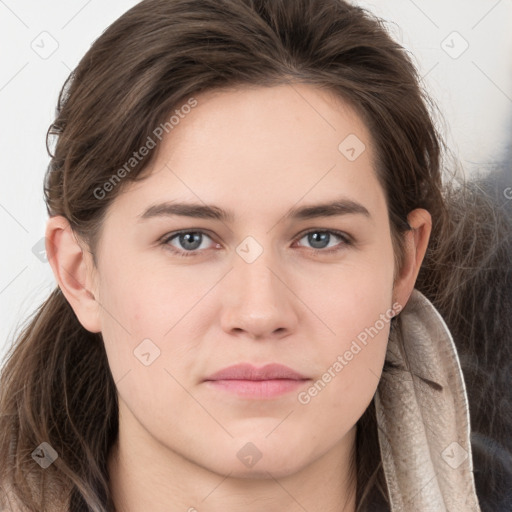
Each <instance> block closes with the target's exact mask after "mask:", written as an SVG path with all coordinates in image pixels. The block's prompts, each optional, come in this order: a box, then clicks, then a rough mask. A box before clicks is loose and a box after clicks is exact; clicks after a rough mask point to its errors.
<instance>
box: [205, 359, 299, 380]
mask: <svg viewBox="0 0 512 512" xmlns="http://www.w3.org/2000/svg"><path fill="white" fill-rule="evenodd" d="M271 379H291V380H305V379H307V377H305V376H304V375H301V374H300V373H298V372H296V371H295V370H292V369H291V368H289V367H288V366H284V365H282V364H277V363H271V364H266V365H265V366H262V367H261V368H257V367H256V366H253V365H252V364H249V363H242V364H235V365H233V366H228V367H227V368H223V369H222V370H219V371H218V372H215V373H214V374H212V375H210V376H209V377H206V379H205V380H271Z"/></svg>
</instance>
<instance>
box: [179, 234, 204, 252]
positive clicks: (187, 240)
mask: <svg viewBox="0 0 512 512" xmlns="http://www.w3.org/2000/svg"><path fill="white" fill-rule="evenodd" d="M200 237H201V233H185V234H182V235H181V241H182V242H183V240H184V243H183V246H184V247H185V248H186V249H197V248H198V247H199V246H200V245H201V243H199V244H197V241H198V240H199V241H200ZM194 238H195V243H196V246H195V247H190V246H189V245H188V244H189V243H191V244H192V245H194V240H193V239H194ZM190 239H192V241H191V240H190Z"/></svg>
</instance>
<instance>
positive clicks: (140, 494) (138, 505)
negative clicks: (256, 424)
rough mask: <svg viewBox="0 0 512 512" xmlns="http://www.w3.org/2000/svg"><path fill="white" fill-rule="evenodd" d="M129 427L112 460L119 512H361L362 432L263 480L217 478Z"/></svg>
mask: <svg viewBox="0 0 512 512" xmlns="http://www.w3.org/2000/svg"><path fill="white" fill-rule="evenodd" d="M132 426H133V425H132ZM123 427H124V428H123ZM127 427H128V425H127V422H120V426H119V437H118V440H117V443H116V444H115V445H114V446H113V448H112V450H111V453H110V456H109V464H108V465H109V476H110V485H111V492H112V497H113V500H114V503H115V505H116V508H115V511H116V512H140V510H151V511H152V512H174V511H176V512H178V511H179V512H229V511H235V510H242V509H243V510H244V512H261V510H265V511H266V512H281V511H282V510H286V511H288V512H304V510H322V511H324V512H355V509H356V507H355V490H356V485H355V475H354V474H353V472H351V470H350V468H351V464H350V460H351V457H352V454H353V453H354V451H353V450H354V448H355V434H356V427H354V428H353V429H352V430H350V431H349V432H348V433H347V435H346V436H345V437H344V438H343V439H342V442H341V443H339V445H336V446H334V447H332V449H331V450H330V451H328V452H327V453H324V454H321V455H320V456H319V457H318V458H316V459H315V460H314V461H312V462H311V463H310V464H309V465H308V466H306V467H303V468H301V469H300V470H299V471H296V472H294V473H290V474H285V475H284V476H283V475H279V476H278V477H276V476H275V475H272V474H271V472H269V471H266V472H265V474H261V475H259V477H258V478H252V477H247V478H233V477H232V476H229V475H230V473H231V472H230V471H227V472H226V473H227V474H219V473H216V472H214V471H211V470H210V469H208V468H207V467H205V466H201V465H200V464H198V463H197V462H194V461H192V460H189V459H186V458H184V457H182V456H181V455H180V454H178V453H176V452H175V451H174V450H171V449H170V448H169V447H166V446H164V445H162V444H161V443H160V442H158V440H156V439H155V438H154V437H152V436H151V435H150V434H149V432H147V431H146V430H145V429H144V427H143V426H141V425H140V424H139V425H138V428H140V430H139V431H138V432H137V433H135V432H134V431H133V429H132V430H129V429H128V428H127ZM290 457H293V454H290Z"/></svg>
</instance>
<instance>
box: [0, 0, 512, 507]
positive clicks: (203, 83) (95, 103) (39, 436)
mask: <svg viewBox="0 0 512 512" xmlns="http://www.w3.org/2000/svg"><path fill="white" fill-rule="evenodd" d="M294 82H303V83H309V84H312V85H313V86H316V87H319V88H323V89H326V90H329V91H332V92H334V93H335V94H336V95H338V96H339V97H340V98H342V99H343V100H345V101H347V102H348V103H349V104H350V105H352V106H353V108H355V109H356V111H357V112H358V113H359V115H361V117H362V119H363V121H364V122H365V123H366V124H367V127H368V128H369V131H370V133H371V134H372V137H373V141H372V142H373V144H374V147H375V153H376V156H377V158H376V160H377V161H376V163H375V165H376V172H377V175H378V177H379V180H380V182H381V184H382V186H383V189H384V191H385V194H386V199H387V205H388V211H389V217H390V224H391V230H392V236H393V243H394V247H395V252H396V261H397V266H398V267H399V265H400V263H401V254H402V250H403V247H402V240H403V236H402V235H403V233H404V231H405V230H407V229H408V225H407V222H406V218H407V214H408V213H409V212H410V211H411V210H413V209H415V208H425V209H427V210H428V211H429V212H430V213H431V215H432V217H433V231H432V236H431V242H430V246H429V250H428V251H427V255H426V257H425V260H424V264H423V266H422V269H421V272H420V276H419V278H418V281H417V285H416V287H417V288H418V289H419V290H420V291H422V292H423V293H424V294H425V295H426V296H427V297H429V298H430V299H431V300H432V301H433V302H434V303H435V304H436V305H437V306H438V307H439V308H440V311H441V313H442V314H443V315H444V316H445V319H446V321H447V323H448V325H449V326H450V327H451V328H453V329H454V332H455V334H456V336H455V337H456V340H455V341H456V343H457V346H458V348H459V350H460V351H461V353H462V354H464V355H465V357H466V359H464V361H465V362H466V363H467V365H466V368H468V370H465V371H468V372H469V373H468V375H469V376H470V377H471V378H473V377H474V378H476V376H482V375H483V376H484V377H486V374H485V372H486V371H488V366H485V367H480V366H479V365H478V362H475V359H474V357H475V354H476V355H478V354H479V352H478V350H480V348H481V347H480V348H479V345H478V344H480V345H481V344H482V343H483V344H484V345H486V340H487V339H489V338H492V337H494V336H496V337H498V336H500V335H502V334H503V333H501V332H500V331H499V327H498V326H493V327H492V329H493V330H492V331H491V332H489V333H486V336H487V337H486V338H484V339H483V340H479V339H477V338H476V337H475V335H474V332H481V330H482V325H484V324H485V325H488V324H487V323H486V321H485V319H482V318H481V312H479V315H480V316H478V315H475V316H474V320H473V322H478V321H479V320H478V319H480V320H481V322H482V323H481V324H478V325H477V326H476V327H475V325H472V326H471V325H466V322H467V319H468V318H471V314H473V313H475V312H476V310H477V307H479V306H480V304H478V301H479V297H478V293H479V290H481V289H483V287H482V283H483V282H484V281H485V280H488V283H489V286H491V287H492V286H493V283H495V282H497V280H499V279H500V278H501V276H500V274H499V269H496V268H494V267H495V263H496V261H498V260H499V258H502V259H503V257H504V256H503V251H504V247H503V245H500V243H499V238H498V236H499V233H498V234H496V235H494V234H493V239H492V240H491V241H489V239H488V238H487V239H486V240H482V239H480V238H479V237H480V235H481V233H483V232H486V230H492V229H493V228H492V227H489V224H488V223H489V222H490V221H493V224H492V225H496V226H498V221H497V220H496V218H497V217H498V215H497V214H496V211H495V210H492V207H491V206H489V201H488V200H487V199H481V200H479V201H478V205H477V206H478V211H479V212H491V211H492V212H494V214H493V218H492V219H491V218H489V214H488V213H485V215H483V217H478V215H482V214H479V213H471V212H477V209H476V208H475V200H474V197H483V196H482V194H481V193H480V192H478V194H476V193H474V194H473V193H472V192H471V191H472V189H470V188H469V187H467V186H466V185H465V184H464V183H462V185H461V184H460V183H459V184H458V185H457V186H449V184H448V183H446V182H444V181H446V180H444V178H443V172H442V171H443V165H444V164H443V150H446V148H445V146H444V143H443V139H442V137H441V135H440V134H439V133H438V130H437V128H436V125H435V122H434V121H433V119H434V118H435V116H436V114H437V111H436V108H435V105H434V103H433V102H432V101H431V99H430V98H429V96H428V95H427V94H426V93H425V91H424V90H423V88H422V82H421V78H420V76H419V75H418V72H417V70H416V69H415V66H414V64H413V63H412V61H411V59H410V57H409V55H408V54H407V52H406V50H404V49H403V48H402V47H401V46H400V45H399V44H398V43H397V42H395V41H394V40H393V39H392V38H391V37H390V36H389V35H388V32H387V30H386V27H385V24H384V23H383V22H382V21H381V20H380V19H378V18H376V17H375V16H374V15H372V14H371V13H369V12H367V11H366V10H364V9H362V8H360V7H356V6H353V5H350V4H349V3H345V2H343V1H341V0H201V1H194V0H144V1H142V2H140V3H139V4H137V5H136V6H135V7H133V8H132V9H130V10H129V11H127V12H126V13H125V14H124V15H123V16H121V17H120V18H119V19H118V20H117V21H115V22H114V23H113V24H112V25H111V26H110V27H109V28H108V29H107V30H106V31H105V32H104V33H103V34H102V35H101V36H100V37H99V38H98V39H97V40H96V41H95V42H94V43H93V45H92V46H91V48H90V49H89V50H88V51H87V53H86V54H85V55H84V57H83V58H82V60H81V61H80V63H79V65H78V66H77V68H76V69H75V70H74V71H73V72H72V73H71V74H70V76H69V78H68V79H67V80H66V82H65V84H64V85H63V87H62V90H61V93H60V96H59V101H58V108H57V115H56V119H55V120H54V122H53V123H52V125H51V126H50V128H49V130H48V134H47V147H48V152H49V154H50V156H51V161H50V163H49V166H48V170H47V174H46V178H45V200H46V203H47V209H48V213H49V215H50V216H54V215H63V216H65V217H66V218H67V219H68V221H69V223H70V225H71V228H72V229H73V231H74V232H75V233H76V235H77V236H79V237H80V238H81V239H82V240H84V241H85V242H86V243H87V246H88V249H89V250H90V251H91V253H92V255H93V256H94V255H95V250H96V247H97V242H98V237H99V236H100V229H101V225H102V219H103V217H104V215H105V212H106V209H107V207H108V206H109V205H110V204H111V202H112V201H113V200H114V199H115V197H117V195H118V194H119V193H120V192H121V191H122V189H123V186H124V185H125V184H126V183H129V182H131V181H134V180H137V179H143V177H144V176H143V173H142V171H143V170H144V169H146V168H147V167H148V166H149V164H150V163H151V161H152V160H153V159H154V157H155V154H156V151H149V153H148V154H147V156H145V157H144V158H143V159H142V160H141V161H140V162H138V163H137V164H136V165H134V166H132V167H131V168H130V169H129V172H128V171H126V167H125V165H126V162H128V161H129V160H130V158H131V157H132V156H133V152H134V151H137V150H138V149H139V148H141V147H143V146H144V145H145V144H147V141H148V138H151V139H152V140H153V141H155V140H156V139H157V138H158V137H156V135H155V129H156V128H157V127H160V126H165V123H168V121H169V116H170V113H172V112H174V111H175V110H176V109H178V108H180V107H181V106H182V105H184V104H186V102H187V101H188V100H189V99H190V98H192V97H193V96H194V95H197V94H199V93H200V92H202V91H206V90H212V89H216V88H222V87H232V86H236V85H251V86H273V85H280V84H283V83H294ZM52 137H54V138H55V140H56V144H55V147H54V148H53V152H52V150H51V149H50V143H51V141H52V140H53V139H52ZM157 142H159V141H157ZM446 154H447V152H446ZM123 167H125V171H126V172H124V173H119V170H120V169H122V168H123ZM120 175H122V179H118V178H120ZM116 176H117V178H116ZM114 178H115V180H116V183H115V184H114V185H115V186H114V185H113V186H112V187H108V189H105V183H107V182H109V181H110V182H112V180H113V179H114ZM443 180H444V181H443ZM117 182H119V183H117ZM468 197H469V199H468ZM464 208H466V210H465V209H464ZM471 216H473V217H471ZM484 217H485V218H484ZM484 221H485V223H484ZM473 222H474V224H473ZM486 223H487V224H486ZM479 226H481V227H479ZM503 226H504V224H503V225H502V224H499V226H498V227H499V229H501V230H502V232H503V229H505V228H504V227H503ZM473 229H474V230H475V231H472V230H473ZM474 233H476V235H475V234H474ZM487 268H493V269H494V270H489V271H487V270H486V269H487ZM468 296H471V297H474V298H470V301H471V300H473V301H474V302H473V303H471V302H468V300H467V299H468ZM490 297H491V295H490V294H488V295H487V296H486V299H487V298H490ZM508 301H509V302H508V303H507V302H506V300H505V299H504V303H503V305H502V304H499V305H497V304H496V307H497V309H496V318H502V317H504V316H505V313H506V308H507V307H509V310H508V311H510V297H509V298H508ZM468 308H469V309H468ZM498 309H499V311H498ZM396 320H397V322H399V317H398V318H397V319H396ZM394 323H395V324H396V322H394ZM479 329H480V330H479ZM459 333H460V335H459ZM494 341H495V343H496V345H495V347H494V348H495V350H496V353H498V350H499V344H500V342H499V338H496V339H495V340H494ZM486 350H487V349H486ZM509 350H510V349H509ZM504 351H505V348H503V350H502V354H505V352H504ZM505 355H507V354H505ZM509 355H510V352H508V355H507V357H509ZM509 359H510V358H509ZM489 361H490V359H489V360H488V361H486V362H485V364H488V363H489ZM482 364H484V362H482ZM387 370H388V366H387V365H386V366H385V368H384V371H387ZM502 380H503V382H502V385H503V387H502V388H499V386H498V385H496V389H498V390H501V391H499V392H500V393H502V395H500V394H499V393H498V392H497V393H496V395H495V397H496V398H495V400H499V399H500V397H502V396H503V397H504V396H506V395H505V392H506V390H505V385H506V383H505V376H503V378H502ZM486 382H487V381H486ZM482 389H483V388H482ZM469 395H470V406H471V414H472V423H473V425H474V426H475V428H476V429H479V430H480V431H481V432H483V433H485V435H490V436H491V437H492V438H494V439H499V440H500V442H505V441H504V440H505V434H504V432H505V430H504V429H505V427H506V426H507V425H512V421H511V420H510V409H508V414H509V417H508V418H505V419H502V420H499V419H496V421H493V424H492V427H491V426H489V425H488V424H487V423H486V421H487V420H486V419H485V416H482V415H479V414H480V413H479V411H481V410H483V408H482V404H483V402H484V401H485V400H487V398H486V395H484V393H483V391H482V392H481V393H477V392H476V391H475V390H474V389H473V388H472V387H470V388H469ZM491 405H492V406H493V407H491V408H490V409H491V411H496V410H497V406H496V404H491ZM117 406H118V403H117V395H116V386H115V383H114V381H113V379H112V375H111V373H110V369H109V366H108V362H107V357H106V352H105V350H104V345H103V340H102V337H101V334H93V333H90V332H88V331H87V330H86V329H84V328H83V327H82V325H81V324H80V323H79V321H78V319H77V317H76V316H75V314H74V312H73V310H72V308H71V307H70V305H69V304H68V302H67V301H66V299H65V297H64V296H63V294H62V293H61V291H60V289H59V288H57V289H55V291H53V293H52V294H51V295H50V297H49V298H48V299H47V300H46V301H45V302H44V303H43V304H42V305H41V306H40V307H39V308H38V309H37V311H36V312H35V314H34V315H33V317H32V318H30V319H29V321H28V322H27V323H26V325H25V326H24V328H23V330H22V331H21V332H20V333H19V335H18V337H17V339H16V341H15V343H14V344H13V346H12V348H11V350H10V352H9V354H8V358H7V360H6V363H5V365H4V367H3V371H2V375H1V380H0V484H1V486H2V489H3V492H2V493H1V494H0V506H2V505H3V506H7V505H8V503H11V505H12V504H13V503H14V504H16V506H18V507H22V509H23V510H30V511H34V512H40V511H43V510H53V508H52V507H54V506H56V505H57V504H59V506H60V507H61V509H64V510H71V511H72V512H77V511H94V512H113V511H114V504H113V502H112V498H111V494H110V490H109V475H108V471H107V460H108V454H109V450H110V448H111V447H112V445H113V443H114V442H115V440H116V438H117V433H118V407H117ZM507 421H508V423H507ZM42 442H46V443H48V444H49V445H50V446H51V447H52V448H53V449H54V450H55V452H56V453H57V454H58V458H57V459H56V460H55V461H54V462H53V464H51V465H50V466H49V467H48V468H46V469H44V470H43V469H41V467H40V466H39V465H38V464H36V463H35V462H34V459H33V457H32V453H33V452H34V450H35V449H36V448H37V447H38V446H39V445H41V443H42ZM354 464H355V468H356V478H357V495H356V502H357V507H358V511H362V510H365V509H366V508H368V507H370V506H372V507H375V506H376V504H377V503H379V504H380V505H381V506H382V507H383V509H386V507H387V506H388V505H387V503H388V496H387V490H386V482H385V479H384V474H383V471H382V467H381V461H380V458H379V450H378V438H377V424H376V419H375V410H374V405H373V401H372V403H371V404H370V406H369V407H368V409H367V410H366V412H365V413H364V415H363V416H362V417H361V419H360V420H359V422H358V429H357V442H356V451H355V460H354ZM477 483H478V482H477ZM488 485H491V487H492V485H494V484H492V483H491V484H488ZM371 510H377V509H376V508H371Z"/></svg>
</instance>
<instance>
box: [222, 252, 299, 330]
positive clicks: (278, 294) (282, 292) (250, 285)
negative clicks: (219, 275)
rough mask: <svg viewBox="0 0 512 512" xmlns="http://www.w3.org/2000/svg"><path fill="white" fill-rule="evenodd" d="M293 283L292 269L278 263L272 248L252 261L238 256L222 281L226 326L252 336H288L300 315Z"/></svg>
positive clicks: (225, 327) (223, 314)
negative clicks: (291, 278)
mask: <svg viewBox="0 0 512 512" xmlns="http://www.w3.org/2000/svg"><path fill="white" fill-rule="evenodd" d="M249 261H250V260H249ZM292 284H293V283H291V282H290V276H289V272H286V271H285V270H283V266H282V265H279V264H277V263H276V259H275V258H273V257H272V255H271V254H270V250H268V251H263V253H262V254H260V255H259V256H258V257H257V258H256V259H255V260H254V261H252V262H248V261H246V260H245V259H243V258H242V257H239V256H238V255H236V257H235V258H234V262H233V269H232V270H231V271H230V272H229V274H228V275H227V276H226V278H225V279H223V280H222V290H221V295H220V296H221V297H222V313H221V326H222V329H223V330H224V331H225V332H227V333H229V334H231V335H236V336H239V337H248V338H250V339H261V340H263V339H280V338H284V337H286V336H288V335H289V334H291V333H292V332H294V331H295V329H296V327H297V324H298V321H299V318H300V316H299V315H300V311H298V307H299V305H300V301H299V300H298V299H297V297H296V295H295V294H294V292H293V289H292Z"/></svg>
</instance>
